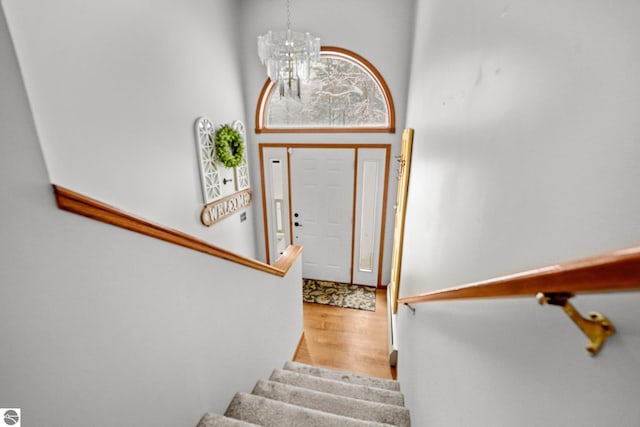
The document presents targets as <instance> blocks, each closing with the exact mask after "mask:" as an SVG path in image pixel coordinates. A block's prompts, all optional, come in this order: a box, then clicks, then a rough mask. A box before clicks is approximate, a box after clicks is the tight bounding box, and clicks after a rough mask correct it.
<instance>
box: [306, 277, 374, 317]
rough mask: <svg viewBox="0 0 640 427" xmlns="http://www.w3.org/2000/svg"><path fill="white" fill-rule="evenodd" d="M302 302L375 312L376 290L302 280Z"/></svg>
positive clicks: (359, 286) (322, 281) (346, 284)
mask: <svg viewBox="0 0 640 427" xmlns="http://www.w3.org/2000/svg"><path fill="white" fill-rule="evenodd" d="M302 301H304V302H312V303H316V304H326V305H333V306H336V307H345V308H356V309H359V310H367V311H376V288H375V287H371V286H361V285H350V284H348V283H338V282H329V281H325V280H315V279H302Z"/></svg>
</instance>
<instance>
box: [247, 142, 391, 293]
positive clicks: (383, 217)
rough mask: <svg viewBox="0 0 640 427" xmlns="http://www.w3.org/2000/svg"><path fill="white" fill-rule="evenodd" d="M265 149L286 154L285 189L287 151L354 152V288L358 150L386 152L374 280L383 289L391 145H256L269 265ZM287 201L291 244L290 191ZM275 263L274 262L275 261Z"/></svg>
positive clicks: (351, 279)
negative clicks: (281, 150) (344, 150)
mask: <svg viewBox="0 0 640 427" xmlns="http://www.w3.org/2000/svg"><path fill="white" fill-rule="evenodd" d="M265 148H284V149H286V152H287V181H288V182H287V185H288V186H290V183H291V159H290V156H291V154H290V152H289V149H290V148H293V149H300V148H316V149H318V148H320V149H352V150H354V157H355V165H354V172H353V173H354V181H353V186H354V188H353V190H354V193H353V194H354V197H353V206H352V217H353V219H354V220H353V221H352V224H351V269H350V270H351V273H350V282H351V283H352V284H353V263H354V261H355V258H354V257H355V240H354V239H355V224H356V221H355V217H356V212H355V210H356V200H357V185H358V183H357V177H358V150H359V149H370V148H374V149H383V150H385V168H384V185H383V187H384V188H383V194H382V212H381V218H380V244H379V247H378V277H377V285H376V287H377V288H384V286H383V284H382V271H383V264H382V263H383V261H384V244H385V232H386V222H387V221H386V220H387V200H388V193H389V170H390V167H391V144H359V143H345V144H336V143H327V144H322V143H287V142H283V143H278V142H265V143H258V151H259V158H260V187H261V189H260V190H261V196H262V224H263V229H264V245H265V254H266V263H267V264H270V263H271V253H270V252H271V250H270V241H269V222H268V218H267V198H266V186H265V170H264V149H265ZM287 193H288V195H287V196H288V198H289V221H288V223H289V239H290V241H292V240H293V233H292V227H293V224H292V219H291V218H292V212H291V209H292V207H291V191H290V188H289V189H288V191H287ZM274 261H275V260H274Z"/></svg>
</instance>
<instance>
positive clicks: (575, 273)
mask: <svg viewBox="0 0 640 427" xmlns="http://www.w3.org/2000/svg"><path fill="white" fill-rule="evenodd" d="M638 290H640V246H635V247H632V248H628V249H622V250H618V251H613V252H608V253H605V254H601V255H596V256H592V257H588V258H582V259H579V260H575V261H570V262H566V263H562V264H557V265H552V266H549V267H544V268H538V269H535V270H529V271H525V272H522V273H518V274H512V275H508V276H503V277H498V278H495V279H490V280H485V281H481V282H476V283H471V284H468V285H464V286H458V287H453V288H448V289H442V290H438V291H433V292H427V293H423V294H418V295H413V296H407V297H402V298H399V299H398V303H400V304H416V303H422V302H429V301H442V300H453V299H462V298H498V297H522V296H530V297H535V296H536V294H538V293H540V292H541V293H545V294H546V293H559V292H567V293H571V294H580V293H595V292H622V291H638Z"/></svg>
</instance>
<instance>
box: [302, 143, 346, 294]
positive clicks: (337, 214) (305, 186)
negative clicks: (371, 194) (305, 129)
mask: <svg viewBox="0 0 640 427" xmlns="http://www.w3.org/2000/svg"><path fill="white" fill-rule="evenodd" d="M290 153H291V154H290V162H291V176H292V179H291V212H292V218H291V222H292V225H293V227H292V233H293V243H294V244H297V245H302V246H303V247H304V252H303V254H302V274H303V276H304V277H305V278H309V279H321V280H330V281H336V282H345V283H350V282H351V254H352V246H353V226H352V223H353V207H354V182H353V179H354V167H355V165H354V161H355V150H354V149H348V148H345V149H340V148H336V149H325V148H294V149H292V150H291V152H290Z"/></svg>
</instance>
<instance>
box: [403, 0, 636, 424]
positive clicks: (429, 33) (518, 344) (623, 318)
mask: <svg viewBox="0 0 640 427" xmlns="http://www.w3.org/2000/svg"><path fill="white" fill-rule="evenodd" d="M639 14H640V4H639V3H638V2H633V1H619V2H614V3H607V4H605V3H602V2H598V1H593V0H587V1H573V0H566V1H561V2H557V1H547V0H545V1H542V2H528V1H520V0H518V1H511V2H502V1H497V0H490V1H485V2H478V3H473V2H467V1H461V0H453V1H452V0H447V1H440V0H418V2H417V9H416V14H415V22H416V27H415V32H416V34H415V41H414V50H413V59H412V60H413V65H412V71H411V81H410V91H409V101H408V108H407V126H408V127H413V128H415V144H414V151H413V159H414V162H413V168H412V171H411V182H410V190H409V199H408V212H407V223H406V227H407V230H408V233H407V236H406V239H405V246H404V254H405V259H404V262H403V266H402V278H401V288H402V289H401V294H402V295H411V294H415V293H419V292H425V291H428V290H434V289H439V288H445V287H449V286H454V285H461V284H465V283H470V282H473V281H477V280H483V279H489V278H491V277H495V276H499V275H503V274H508V273H514V272H518V271H522V270H526V269H530V268H534V267H540V266H545V265H549V264H553V263H556V262H561V261H567V260H570V259H575V258H580V257H583V256H587V255H594V254H598V253H601V252H606V251H609V250H614V249H621V248H624V247H628V246H633V245H637V244H638V243H640V226H639V224H640V223H639V222H638V218H639V217H640V198H638V197H637V194H638V190H637V187H638V182H640V168H638V164H637V163H638V162H637V159H639V158H640V128H639V127H638V124H637V123H638V120H637V117H636V116H637V115H638V113H639V112H640V85H638V77H637V76H638V75H640V56H639V55H638V52H639V51H640V29H639V27H638V25H637V22H636V21H637V19H636V18H637V17H638V16H639ZM574 303H575V305H576V306H577V307H578V308H580V309H582V311H584V312H587V311H590V310H599V311H602V312H604V313H605V314H606V315H608V316H609V317H610V318H611V319H612V321H613V322H614V324H616V325H617V327H618V334H617V335H616V336H614V337H613V338H612V339H611V340H610V341H609V342H608V343H607V344H606V345H605V348H604V349H603V351H602V353H601V354H600V355H599V356H598V357H597V358H595V359H591V358H590V357H589V356H587V354H586V352H585V350H584V346H585V345H586V338H585V337H584V336H583V335H582V334H581V332H580V331H579V330H578V329H577V328H576V327H575V326H574V325H573V324H571V322H570V321H569V320H568V319H567V318H566V316H564V314H563V313H562V312H561V311H560V310H558V309H556V308H553V307H539V306H538V305H537V303H536V302H535V301H534V300H533V299H531V300H529V299H526V300H518V299H516V300H514V299H508V300H496V301H492V300H487V301H465V302H442V303H429V304H425V305H423V306H420V307H418V312H417V314H416V316H415V317H413V316H411V315H410V314H409V313H408V310H407V309H406V308H401V312H400V315H399V334H400V337H399V339H400V344H399V345H400V353H399V354H400V360H399V366H400V368H399V372H400V379H401V381H402V385H403V388H404V390H405V391H406V392H407V394H408V403H409V406H410V407H411V410H412V411H413V415H414V421H415V422H416V424H417V425H429V426H433V427H437V426H457V425H459V426H464V425H480V426H511V425H519V426H539V425H544V424H546V425H562V426H578V425H580V426H597V425H616V426H636V425H638V420H640V409H639V408H638V406H637V404H636V401H637V396H638V395H640V374H638V372H640V371H639V370H638V367H639V362H640V360H639V359H638V357H637V354H638V353H639V350H640V322H638V319H637V315H636V313H637V308H636V307H637V305H638V303H640V297H639V295H637V294H635V293H632V294H619V295H607V296H603V295H597V296H590V297H578V298H576V299H575V301H574Z"/></svg>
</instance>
